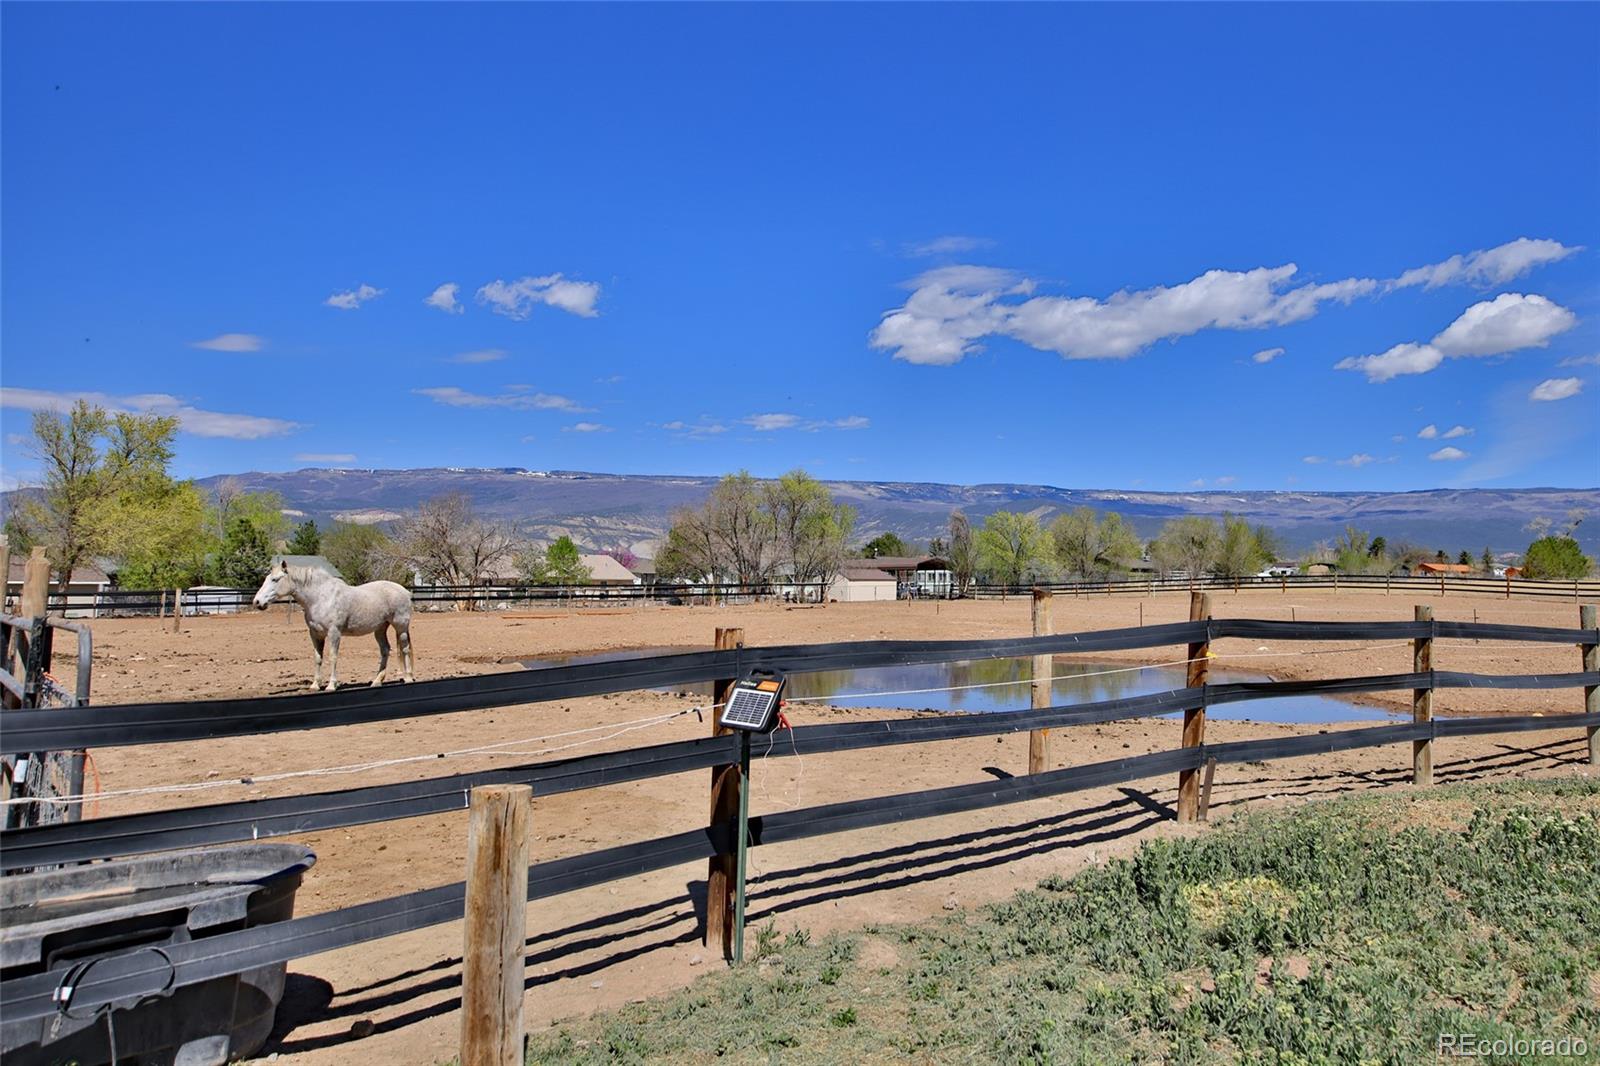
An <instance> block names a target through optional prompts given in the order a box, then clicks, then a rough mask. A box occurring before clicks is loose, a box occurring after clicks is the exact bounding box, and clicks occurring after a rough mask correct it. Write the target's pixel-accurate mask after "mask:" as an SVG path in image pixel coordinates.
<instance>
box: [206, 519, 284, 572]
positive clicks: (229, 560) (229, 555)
mask: <svg viewBox="0 0 1600 1066" xmlns="http://www.w3.org/2000/svg"><path fill="white" fill-rule="evenodd" d="M271 566H272V541H271V540H269V539H268V537H267V533H266V531H265V530H264V529H262V528H261V527H260V526H258V525H256V523H254V522H252V521H251V520H250V519H249V518H247V517H245V516H243V515H240V516H239V517H237V518H235V519H234V520H233V524H232V525H230V526H229V527H228V535H227V536H226V537H224V538H222V552H221V554H219V555H218V556H217V565H216V576H217V584H219V585H228V586H230V587H232V588H239V589H246V588H255V587H256V586H258V585H260V584H261V582H262V580H263V579H264V578H266V576H267V571H268V570H269V569H270V568H271Z"/></svg>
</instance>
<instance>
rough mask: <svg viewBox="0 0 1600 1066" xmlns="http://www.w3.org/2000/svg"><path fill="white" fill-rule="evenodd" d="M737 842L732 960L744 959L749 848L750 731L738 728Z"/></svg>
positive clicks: (741, 960)
mask: <svg viewBox="0 0 1600 1066" xmlns="http://www.w3.org/2000/svg"><path fill="white" fill-rule="evenodd" d="M738 833H739V844H738V848H739V850H738V856H739V858H738V862H737V866H736V868H735V870H734V875H733V876H734V881H733V961H734V962H736V963H738V962H743V961H744V863H745V856H746V854H747V853H748V852H749V850H750V731H749V730H748V729H741V730H739V826H738Z"/></svg>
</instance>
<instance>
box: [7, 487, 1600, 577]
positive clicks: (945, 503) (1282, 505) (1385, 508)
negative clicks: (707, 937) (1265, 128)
mask: <svg viewBox="0 0 1600 1066" xmlns="http://www.w3.org/2000/svg"><path fill="white" fill-rule="evenodd" d="M223 476H224V475H218V476H216V477H210V478H205V479H203V480H202V481H201V484H202V485H203V486H206V487H210V486H213V485H215V484H216V483H217V482H218V481H221V480H222V478H223ZM226 476H229V477H233V478H236V479H237V480H238V481H239V482H240V483H241V485H242V486H243V487H244V488H246V489H248V490H250V491H272V492H277V493H279V494H280V495H282V497H283V499H284V501H285V504H286V506H287V507H288V508H289V509H290V510H291V511H292V512H293V513H294V515H295V516H296V517H299V516H301V515H306V516H310V517H312V518H315V519H316V520H317V521H319V522H329V521H333V520H335V519H339V520H345V521H356V522H383V521H388V520H391V519H393V518H397V517H399V516H400V515H401V514H403V513H405V512H406V511H408V510H411V509H413V508H415V507H416V506H417V505H418V504H419V503H421V502H422V501H424V500H427V499H429V498H431V497H434V496H440V495H444V494H446V493H451V492H463V493H466V494H467V495H468V496H470V497H471V498H472V501H473V503H474V504H475V505H476V506H477V508H478V509H479V510H480V511H481V512H482V513H484V514H487V515H491V516H493V517H496V518H503V519H507V520H510V521H513V522H516V523H517V524H518V525H519V526H520V527H521V528H522V529H523V530H524V531H525V532H527V533H528V534H529V535H531V536H534V537H537V538H539V539H553V538H555V537H557V536H560V535H561V534H563V533H565V534H568V535H570V536H572V537H573V538H574V539H575V540H577V541H578V542H579V543H580V544H583V545H585V546H587V547H593V548H614V547H629V548H632V549H633V550H634V551H636V552H639V553H640V554H650V553H651V552H653V550H654V547H655V542H656V541H657V540H658V539H659V538H660V537H662V536H663V535H664V534H665V532H666V529H667V526H668V523H669V522H670V520H671V515H672V512H673V510H674V509H676V508H678V507H681V506H684V505H688V504H695V503H698V502H699V501H700V500H702V499H704V498H705V495H706V493H707V492H708V491H709V489H710V487H711V486H712V485H713V484H714V483H715V481H716V479H715V478H710V477H676V476H672V475H657V474H601V473H583V472H575V471H542V470H523V469H520V468H516V467H502V468H487V469H486V468H469V469H458V468H440V467H435V468H422V469H415V470H348V469H305V470H291V471H282V472H260V471H251V472H248V473H242V474H235V475H226ZM828 487H829V488H830V489H831V490H832V492H833V494H834V496H835V498H837V499H839V500H841V501H843V502H846V503H849V504H851V505H852V506H854V507H855V509H856V514H857V520H856V531H857V534H858V535H859V536H860V538H861V539H863V540H865V539H867V538H869V537H871V536H873V535H875V534H877V533H880V532H883V531H886V530H892V531H893V532H895V533H898V534H900V535H901V536H902V537H904V538H906V539H907V540H909V541H913V542H921V541H926V540H927V539H928V538H930V537H934V536H939V535H941V534H942V532H943V530H944V528H945V522H946V520H947V518H948V517H949V514H950V512H951V510H953V509H955V508H960V509H961V510H963V511H965V512H966V513H967V514H968V515H969V516H970V517H972V518H973V519H975V520H981V519H982V518H983V516H985V515H987V514H989V513H991V512H993V511H999V510H1013V511H1031V512H1033V513H1035V514H1037V515H1038V516H1039V517H1040V519H1041V520H1043V521H1046V522H1048V521H1049V520H1050V519H1051V518H1052V517H1054V516H1055V515H1057V514H1059V513H1061V512H1063V511H1067V510H1071V509H1072V508H1074V507H1079V506H1089V507H1093V508H1096V509H1097V510H1102V511H1108V510H1114V511H1119V512H1121V513H1122V514H1123V515H1125V516H1127V517H1128V518H1129V519H1131V520H1132V521H1133V523H1134V525H1135V526H1136V527H1137V528H1138V530H1139V532H1140V533H1141V534H1143V535H1144V536H1147V537H1148V536H1153V535H1154V534H1155V533H1156V531H1157V530H1159V529H1160V527H1161V524H1162V523H1163V522H1165V521H1166V520H1167V519H1169V518H1172V517H1175V516H1178V515H1185V514H1201V515H1220V514H1222V513H1224V512H1232V513H1235V514H1240V515H1243V516H1244V517H1246V518H1247V519H1249V520H1250V521H1251V522H1252V523H1256V522H1260V523H1265V524H1266V525H1268V526H1271V527H1272V528H1273V529H1275V530H1277V531H1278V533H1279V534H1280V535H1281V536H1282V537H1283V538H1284V540H1285V541H1286V542H1287V544H1288V545H1289V546H1290V547H1291V548H1294V549H1300V548H1305V547H1309V546H1310V545H1312V544H1314V543H1316V542H1317V541H1319V540H1327V539H1332V538H1333V537H1335V536H1337V535H1338V534H1339V532H1340V531H1341V530H1343V528H1344V527H1345V526H1346V525H1347V524H1353V525H1356V526H1358V527H1360V528H1362V529H1365V530H1368V531H1370V532H1371V533H1373V534H1381V535H1382V536H1384V537H1386V538H1388V540H1389V541H1390V542H1391V543H1398V542H1402V541H1408V542H1415V543H1417V544H1421V545H1425V546H1428V547H1436V548H1443V549H1445V550H1446V551H1448V552H1450V553H1451V554H1454V553H1455V552H1457V551H1459V550H1461V549H1463V548H1465V549H1467V550H1468V551H1470V552H1472V553H1473V554H1474V555H1476V554H1477V553H1478V552H1480V551H1482V550H1483V548H1484V547H1489V548H1492V549H1493V550H1495V551H1497V552H1499V551H1521V550H1522V549H1523V548H1526V547H1527V544H1528V539H1529V535H1528V532H1527V530H1526V528H1525V527H1526V526H1527V524H1528V522H1529V521H1531V520H1532V519H1534V518H1536V517H1539V516H1545V517H1548V518H1550V519H1553V520H1555V521H1558V522H1560V521H1562V520H1564V519H1565V516H1566V515H1567V514H1568V512H1569V511H1572V510H1574V509H1576V510H1581V511H1584V512H1586V513H1588V514H1589V515H1592V516H1594V519H1593V520H1592V521H1590V522H1586V523H1584V525H1583V526H1582V527H1580V529H1579V531H1578V532H1579V540H1580V541H1581V542H1582V543H1583V544H1584V548H1585V550H1586V551H1588V552H1590V553H1591V554H1593V553H1595V552H1596V551H1600V490H1596V489H1544V488H1533V489H1429V490H1422V491H1415V492H1255V491H1251V492H1244V491H1241V492H1139V491H1131V490H1130V491H1124V490H1116V489H1066V488H1058V487H1056V486H1052V485H1013V484H987V485H943V484H934V483H924V482H910V481H830V482H828ZM11 495H12V494H11V493H7V494H6V496H7V497H8V498H9V497H10V496H11ZM5 502H6V503H9V499H7V500H6V501H5Z"/></svg>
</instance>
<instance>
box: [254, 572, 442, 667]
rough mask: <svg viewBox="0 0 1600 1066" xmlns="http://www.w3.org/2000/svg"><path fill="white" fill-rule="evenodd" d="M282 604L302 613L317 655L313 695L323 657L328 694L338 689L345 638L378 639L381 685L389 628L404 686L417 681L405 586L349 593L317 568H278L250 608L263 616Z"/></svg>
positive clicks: (389, 584) (369, 586)
mask: <svg viewBox="0 0 1600 1066" xmlns="http://www.w3.org/2000/svg"><path fill="white" fill-rule="evenodd" d="M282 599H292V600H294V601H295V602H296V603H298V604H299V605H300V608H301V610H303V611H304V612H305V615H306V629H308V630H310V631H311V646H312V647H313V648H315V649H316V651H317V670H316V673H315V675H313V676H312V678H311V687H312V688H313V689H316V688H320V687H322V660H323V656H324V655H326V656H327V660H328V691H329V692H332V691H333V690H334V689H336V688H338V687H339V676H338V669H339V638H340V637H341V636H344V635H345V634H349V635H350V636H353V637H359V636H365V635H366V634H368V633H371V634H372V635H373V636H375V637H377V639H378V676H377V677H375V678H373V679H372V684H373V686H374V687H376V686H378V685H381V684H383V675H384V674H386V673H387V672H388V670H389V637H388V634H387V632H386V630H387V629H388V628H389V627H390V626H394V634H395V639H396V640H397V641H398V642H399V644H400V657H401V661H402V662H403V663H404V665H405V675H406V680H407V681H415V680H416V678H414V677H412V676H411V593H410V592H408V591H406V588H405V586H404V585H397V584H395V583H394V582H393V581H368V582H367V583H366V584H365V585H356V586H354V587H352V586H350V585H348V584H346V583H345V582H344V581H343V580H341V579H339V578H337V577H335V576H334V575H333V574H330V573H328V572H327V571H326V570H322V569H320V568H318V567H314V566H290V565H289V564H288V563H287V562H279V563H278V565H276V566H274V567H273V568H272V569H271V570H270V571H268V572H267V579H266V580H265V581H263V582H262V583H261V587H260V588H259V589H257V590H256V597H255V600H254V601H252V602H254V603H255V605H256V608H257V609H258V610H262V611H264V610H266V609H267V608H268V607H270V606H271V605H272V604H273V602H274V601H277V600H282Z"/></svg>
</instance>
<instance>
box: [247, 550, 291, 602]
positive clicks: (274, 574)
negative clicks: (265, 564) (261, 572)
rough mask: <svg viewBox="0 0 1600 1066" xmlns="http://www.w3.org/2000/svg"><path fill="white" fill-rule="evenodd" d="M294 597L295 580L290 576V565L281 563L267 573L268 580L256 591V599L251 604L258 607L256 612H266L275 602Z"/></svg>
mask: <svg viewBox="0 0 1600 1066" xmlns="http://www.w3.org/2000/svg"><path fill="white" fill-rule="evenodd" d="M292 595H294V578H293V577H291V576H290V575H289V564H288V563H287V562H282V561H280V562H279V563H278V565H276V566H274V567H273V568H272V569H271V570H268V571H267V579H266V580H265V581H263V582H261V587H260V588H258V589H256V597H255V599H253V600H251V601H250V602H251V603H254V604H255V605H256V610H258V611H265V610H266V609H267V608H268V607H271V606H272V604H273V601H275V600H281V599H287V598H288V597H289V596H292Z"/></svg>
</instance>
